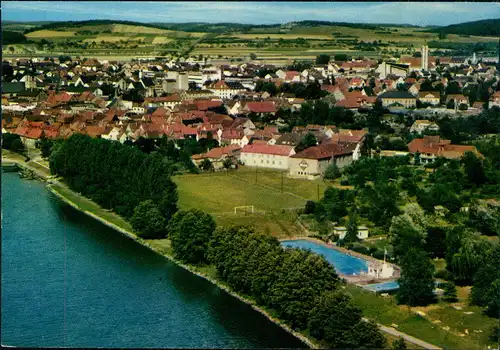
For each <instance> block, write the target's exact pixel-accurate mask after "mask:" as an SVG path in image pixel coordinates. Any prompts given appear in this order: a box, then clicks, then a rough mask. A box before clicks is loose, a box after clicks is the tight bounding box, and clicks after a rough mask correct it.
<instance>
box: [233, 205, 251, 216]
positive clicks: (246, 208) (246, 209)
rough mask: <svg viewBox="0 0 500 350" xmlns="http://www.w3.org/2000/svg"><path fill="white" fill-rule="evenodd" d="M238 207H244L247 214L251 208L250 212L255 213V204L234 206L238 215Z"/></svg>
mask: <svg viewBox="0 0 500 350" xmlns="http://www.w3.org/2000/svg"><path fill="white" fill-rule="evenodd" d="M238 209H243V210H244V212H245V214H246V213H248V209H250V212H251V213H252V214H253V213H254V207H253V205H240V206H238V207H234V215H236V214H237V213H238Z"/></svg>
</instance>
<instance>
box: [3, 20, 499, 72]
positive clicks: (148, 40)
mask: <svg viewBox="0 0 500 350" xmlns="http://www.w3.org/2000/svg"><path fill="white" fill-rule="evenodd" d="M101 22H102V21H101ZM101 22H99V21H97V22H95V23H88V22H85V23H82V25H79V26H78V25H76V26H75V25H74V24H68V25H67V26H65V25H64V24H63V25H59V26H57V28H54V27H46V28H43V27H42V28H41V29H40V30H35V31H32V32H29V33H27V34H26V37H27V38H28V39H29V40H32V41H33V42H34V44H33V43H31V44H30V43H28V44H22V45H24V46H25V47H26V48H27V49H28V50H26V49H23V48H22V47H15V50H14V51H12V50H7V49H4V50H3V53H4V55H5V56H16V55H22V54H30V55H40V56H42V55H57V54H60V53H69V52H71V54H74V55H80V56H81V55H83V56H88V55H89V54H92V55H93V56H95V57H108V56H120V55H122V56H134V55H135V56H137V57H141V56H143V57H144V56H145V55H146V56H147V55H151V54H154V55H156V56H160V55H163V56H165V55H168V54H169V53H175V54H176V55H180V56H184V57H188V56H191V57H198V56H200V55H202V56H205V57H208V58H219V59H220V58H225V59H227V60H233V61H235V60H237V61H248V60H250V54H251V53H253V54H255V55H256V56H257V61H260V62H262V63H271V64H278V65H285V64H289V63H291V62H293V61H294V60H314V59H315V58H316V57H317V56H318V55H320V54H329V55H332V56H333V55H336V54H343V53H346V54H348V55H349V56H350V57H365V58H371V59H380V58H390V57H398V56H399V55H412V54H413V53H415V52H416V51H419V50H420V46H421V45H422V44H425V43H427V44H429V47H430V49H431V54H432V52H433V50H436V49H438V48H439V50H440V51H441V52H446V51H449V50H452V52H450V54H453V50H456V49H458V48H459V47H460V45H462V46H464V45H465V46H467V45H469V46H471V45H472V46H474V45H476V44H478V43H481V44H485V45H491V44H494V43H496V41H497V40H498V39H497V38H496V37H488V36H468V35H456V34H448V35H447V36H446V37H445V38H441V39H439V34H438V33H436V32H427V31H426V30H428V28H420V27H404V26H393V25H385V26H384V25H380V26H377V27H373V26H366V25H359V26H353V25H346V26H342V25H307V24H300V25H289V26H281V27H268V28H265V27H264V28H262V27H259V28H251V27H250V28H246V29H244V30H242V29H239V28H238V29H236V28H234V27H231V25H226V26H224V25H221V28H220V29H222V32H221V31H220V30H219V31H218V32H213V31H212V32H210V30H211V29H210V26H199V27H197V29H195V30H196V31H193V32H188V31H184V29H185V30H192V28H191V29H189V28H190V26H189V25H188V24H186V25H184V26H183V25H177V26H170V28H175V30H173V29H167V28H162V26H161V25H160V26H159V27H152V26H150V25H141V23H136V24H133V23H130V24H121V23H113V22H112V21H110V22H109V23H101ZM5 26H6V28H9V30H15V31H19V32H22V31H23V30H26V29H29V30H32V29H33V26H34V24H29V23H6V25H5ZM198 28H199V29H198ZM224 28H225V30H224ZM203 30H207V31H206V32H204V31H203ZM44 40H46V41H49V42H50V43H51V45H49V47H41V46H40V45H39V43H40V42H42V41H44ZM94 42H95V44H93V43H94ZM103 42H104V43H103ZM90 44H92V47H91V48H90V47H89V45H90ZM139 45H140V46H139ZM90 49H92V50H90Z"/></svg>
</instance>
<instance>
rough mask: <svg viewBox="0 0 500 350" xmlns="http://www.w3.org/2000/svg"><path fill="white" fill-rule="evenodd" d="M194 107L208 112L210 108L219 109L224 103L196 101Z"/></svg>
mask: <svg viewBox="0 0 500 350" xmlns="http://www.w3.org/2000/svg"><path fill="white" fill-rule="evenodd" d="M194 105H195V106H196V108H197V109H198V110H199V111H206V110H208V109H209V108H214V107H219V106H221V105H222V101H212V100H196V101H194Z"/></svg>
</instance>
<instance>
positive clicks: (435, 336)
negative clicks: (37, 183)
mask: <svg viewBox="0 0 500 350" xmlns="http://www.w3.org/2000/svg"><path fill="white" fill-rule="evenodd" d="M19 164H20V165H21V166H25V167H29V163H28V164H26V163H24V162H19ZM41 168H42V169H43V170H41V169H37V170H39V171H40V172H43V173H44V176H43V177H44V179H47V178H48V177H49V176H50V173H49V171H48V169H44V168H43V167H41ZM49 181H51V182H52V183H51V184H49V186H48V188H49V190H50V191H51V192H53V193H54V194H56V195H57V196H58V197H59V198H61V199H62V200H63V201H65V202H66V203H68V204H69V205H71V206H73V207H74V208H76V209H78V210H80V211H82V212H84V213H85V214H87V215H89V216H91V217H93V218H95V219H97V220H99V221H101V222H102V223H104V224H106V225H107V226H110V227H112V228H114V229H116V230H118V231H119V232H121V233H123V234H125V235H127V236H128V237H130V238H132V239H134V240H136V241H137V242H139V243H141V244H143V245H144V246H146V247H148V248H150V249H151V250H153V251H155V252H156V253H158V254H161V255H163V256H164V257H166V258H168V259H170V260H171V261H173V262H175V263H177V264H178V265H180V266H181V267H183V268H185V269H186V270H188V271H190V272H192V273H194V274H196V275H198V276H200V277H202V278H205V279H207V280H208V281H210V282H212V283H214V284H216V285H217V286H219V287H220V288H221V289H224V290H225V291H227V292H228V293H230V294H231V295H233V296H234V297H236V298H238V299H239V300H241V301H243V302H245V303H248V304H250V305H251V306H252V307H253V308H254V309H255V310H257V311H259V312H261V313H262V314H264V315H265V316H266V317H268V318H269V319H270V320H272V321H273V322H275V323H276V324H278V325H280V326H282V327H283V328H284V329H286V330H287V331H289V332H290V333H292V334H294V335H295V336H297V337H298V338H300V339H302V340H303V341H304V342H305V343H306V344H308V345H309V346H311V347H317V346H316V345H315V343H313V342H311V340H310V338H309V339H308V338H306V337H307V335H306V334H301V333H298V332H294V331H292V330H291V329H290V328H288V327H287V326H286V325H284V324H283V323H282V322H281V321H280V320H278V319H277V318H276V317H275V313H274V312H273V310H264V309H262V308H261V307H259V306H257V305H256V303H255V301H253V300H252V299H251V298H250V297H248V296H242V295H239V294H236V293H234V292H233V291H231V289H230V288H229V287H228V286H227V285H226V284H225V283H224V282H223V281H220V280H219V279H218V278H217V273H216V270H215V268H214V267H213V266H191V265H185V264H182V263H181V262H179V261H177V260H176V259H175V258H174V256H173V251H172V248H171V246H170V241H169V240H168V239H161V240H144V239H141V238H139V237H137V236H136V235H135V234H134V233H133V232H132V228H131V226H130V224H129V223H128V222H127V221H126V220H124V219H123V218H121V217H120V216H118V215H116V214H115V213H113V212H110V211H108V210H105V209H103V208H101V207H100V206H99V205H98V204H96V203H94V202H93V201H91V200H89V199H87V198H85V197H84V196H81V195H79V194H78V193H75V192H73V191H72V190H71V189H69V188H68V187H67V186H66V185H64V184H63V183H61V182H59V181H57V180H49ZM346 288H348V291H349V292H350V293H351V294H352V296H353V297H354V299H355V302H356V304H357V305H358V306H359V307H361V309H362V310H363V314H364V315H365V316H366V317H368V318H370V319H371V320H373V321H375V322H377V323H380V324H382V325H385V326H391V324H393V323H396V324H397V325H398V328H397V329H398V331H403V332H407V333H408V334H411V335H414V336H415V337H419V338H420V339H423V340H425V341H428V342H431V343H433V344H436V345H438V346H442V347H446V348H457V347H463V346H464V345H465V346H466V347H467V348H484V344H485V343H483V342H482V341H480V340H479V339H474V340H470V339H469V338H466V337H460V336H458V335H456V334H454V333H453V332H448V331H446V330H444V329H443V326H444V325H445V324H446V325H447V324H448V321H446V320H443V321H442V322H443V323H442V324H441V325H440V326H441V327H439V326H437V325H436V324H434V323H432V322H431V321H430V320H428V319H425V318H422V317H419V316H418V317H417V316H416V315H415V314H414V313H413V312H412V313H411V314H410V312H405V310H404V308H403V307H400V306H398V305H395V303H394V302H393V301H390V300H386V299H384V298H382V297H380V296H377V295H375V294H373V293H369V292H365V291H363V290H361V289H360V288H358V287H355V286H352V285H347V286H346ZM477 316H479V315H477ZM386 333H387V332H386ZM484 335H486V333H485V334H484ZM392 338H393V336H392V335H389V336H388V339H392ZM481 340H482V339H481Z"/></svg>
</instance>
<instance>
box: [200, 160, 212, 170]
mask: <svg viewBox="0 0 500 350" xmlns="http://www.w3.org/2000/svg"><path fill="white" fill-rule="evenodd" d="M200 169H202V170H205V171H212V170H213V169H214V166H213V164H212V162H211V161H210V159H208V158H205V159H203V160H202V161H201V163H200Z"/></svg>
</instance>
